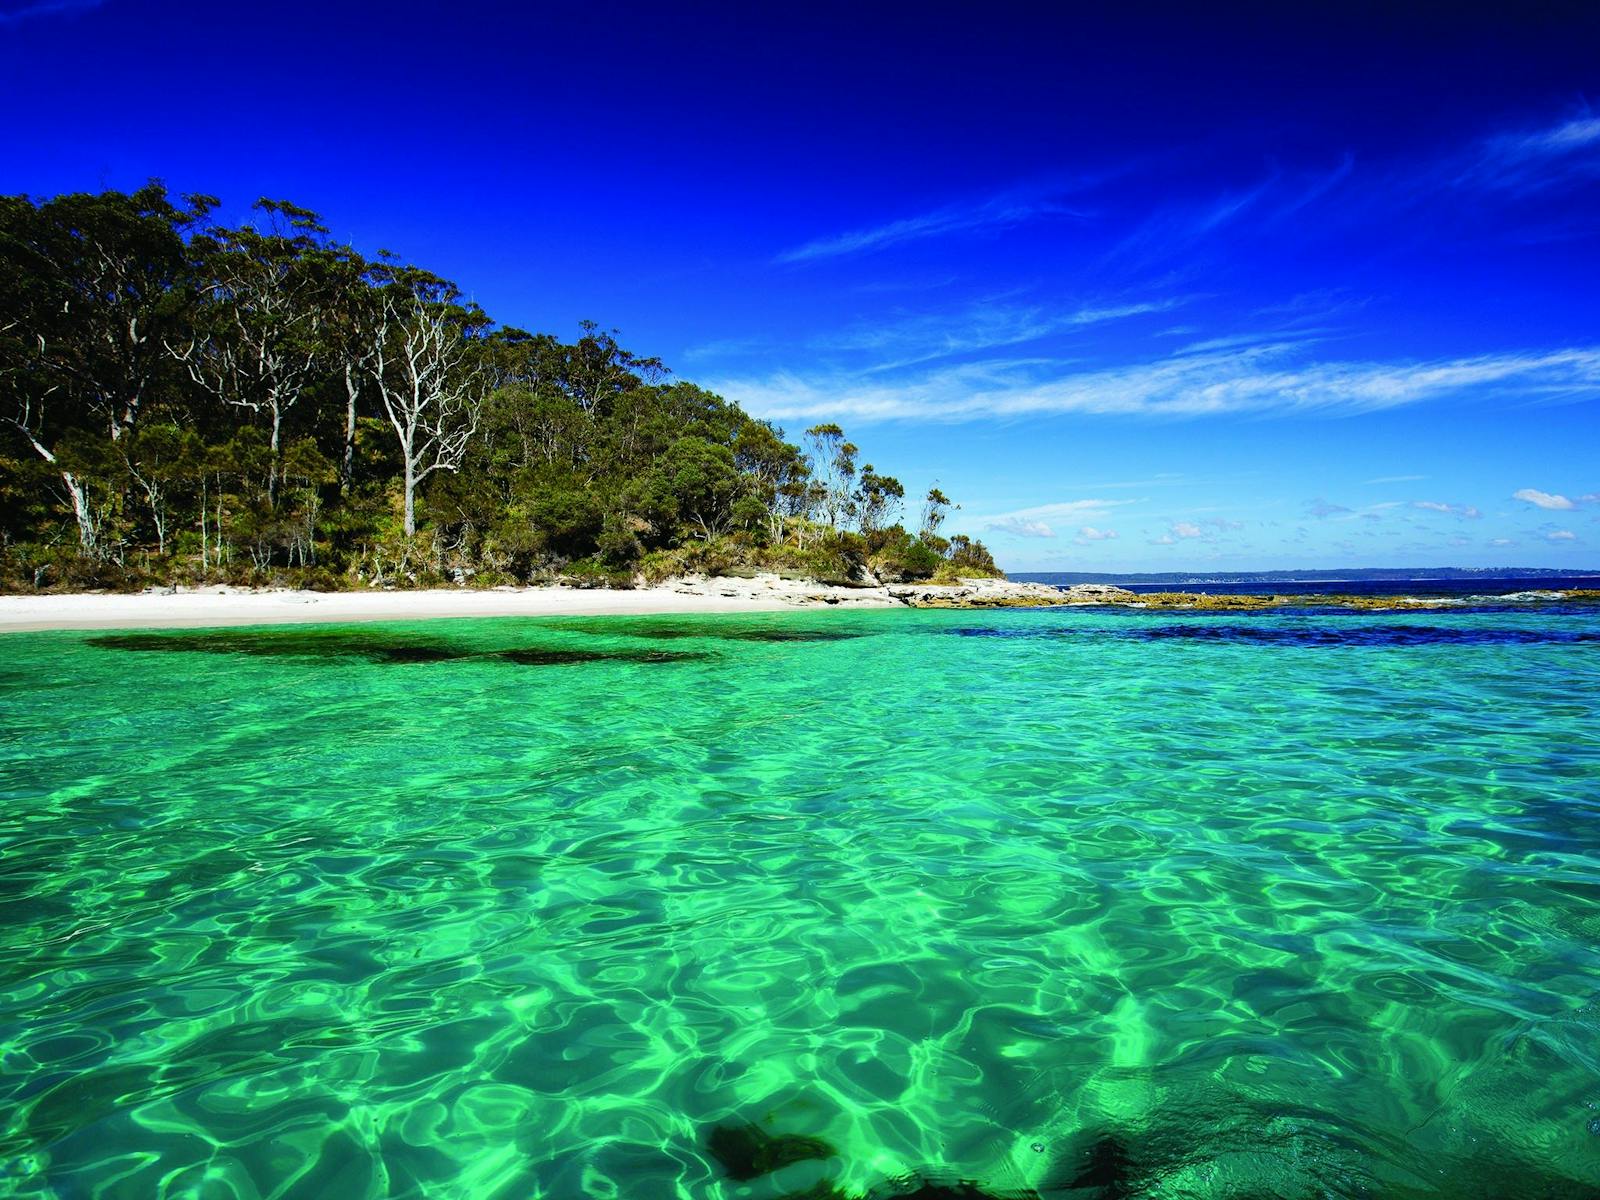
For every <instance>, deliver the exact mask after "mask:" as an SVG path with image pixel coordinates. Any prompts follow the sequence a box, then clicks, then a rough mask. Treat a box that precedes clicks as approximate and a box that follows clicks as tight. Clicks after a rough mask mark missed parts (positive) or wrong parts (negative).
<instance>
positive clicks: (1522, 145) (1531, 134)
mask: <svg viewBox="0 0 1600 1200" xmlns="http://www.w3.org/2000/svg"><path fill="white" fill-rule="evenodd" d="M1592 176H1600V117H1597V116H1595V115H1594V114H1592V113H1590V112H1588V111H1585V112H1582V113H1579V114H1578V115H1576V116H1572V117H1568V118H1566V119H1564V120H1561V121H1558V122H1556V123H1555V124H1553V125H1546V126H1541V127H1538V128H1533V129H1514V130H1507V131H1504V132H1501V133H1496V134H1493V135H1491V136H1489V137H1487V138H1484V139H1483V140H1482V141H1480V142H1478V143H1477V144H1476V145H1475V146H1473V147H1472V148H1471V149H1470V150H1469V151H1468V152H1467V154H1466V155H1465V156H1464V161H1463V162H1462V163H1460V164H1459V165H1458V167H1457V169H1456V171H1455V174H1454V177H1453V178H1452V179H1451V182H1452V183H1453V184H1455V185H1456V186H1457V187H1480V188H1494V189H1503V190H1508V191H1514V192H1529V191H1535V190H1539V189H1543V188H1548V187H1552V186H1555V185H1557V184H1561V183H1565V182H1567V181H1569V180H1572V179H1574V178H1587V177H1592Z"/></svg>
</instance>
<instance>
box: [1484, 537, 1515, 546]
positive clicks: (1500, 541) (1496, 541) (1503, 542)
mask: <svg viewBox="0 0 1600 1200" xmlns="http://www.w3.org/2000/svg"><path fill="white" fill-rule="evenodd" d="M1516 544H1517V543H1516V542H1514V541H1513V540H1512V539H1510V538H1490V539H1489V545H1491V546H1515V545H1516Z"/></svg>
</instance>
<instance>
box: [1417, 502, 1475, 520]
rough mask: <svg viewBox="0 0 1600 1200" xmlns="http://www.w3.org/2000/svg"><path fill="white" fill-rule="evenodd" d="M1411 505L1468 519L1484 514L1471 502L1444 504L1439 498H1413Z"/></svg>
mask: <svg viewBox="0 0 1600 1200" xmlns="http://www.w3.org/2000/svg"><path fill="white" fill-rule="evenodd" d="M1411 507H1412V508H1421V509H1426V510H1427V511H1428V512H1437V513H1449V514H1450V515H1451V516H1453V517H1461V518H1462V519H1464V520H1468V521H1476V520H1477V519H1478V518H1479V517H1481V516H1483V514H1482V513H1481V512H1479V511H1478V510H1477V509H1476V508H1474V507H1472V505H1470V504H1444V503H1442V502H1440V501H1438V500H1413V501H1412V502H1411Z"/></svg>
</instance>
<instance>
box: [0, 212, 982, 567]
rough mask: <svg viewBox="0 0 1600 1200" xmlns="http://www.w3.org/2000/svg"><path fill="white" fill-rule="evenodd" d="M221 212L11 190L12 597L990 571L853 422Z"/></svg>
mask: <svg viewBox="0 0 1600 1200" xmlns="http://www.w3.org/2000/svg"><path fill="white" fill-rule="evenodd" d="M218 207H219V202H218V201H217V200H216V199H215V198H213V197H209V196H200V195H184V196H181V197H175V196H173V195H171V194H169V193H168V191H167V190H166V189H165V188H164V187H163V186H162V185H161V184H159V183H151V184H149V185H147V186H145V187H143V188H141V189H139V190H138V191H135V192H132V193H122V192H116V191H107V192H104V193H100V194H81V195H64V196H58V197H54V198H52V199H45V200H38V199H34V198H30V197H28V196H6V197H0V588H3V589H4V590H9V591H33V590H71V589H82V588H96V587H102V588H138V587H144V586H149V585H152V584H202V583H232V584H239V585H276V584H282V585H291V586H302V587H315V588H325V589H337V588H348V587H372V586H379V587H384V586H398V587H414V586H430V585H439V584H448V583H455V584H465V585H470V586H478V587H487V586H495V585H500V584H520V583H537V582H555V581H558V580H560V581H566V582H580V583H592V584H609V585H612V586H628V585H629V584H631V583H633V582H635V581H638V580H641V579H643V580H655V579H660V578H664V577H667V576H671V575H675V574H681V573H686V572H696V571H699V572H705V573H708V574H721V573H728V572H740V571H748V570H752V569H768V570H779V571H788V572H794V573H798V574H804V575H808V576H811V577H814V578H818V579H824V580H836V581H847V580H848V581H858V580H864V579H866V578H867V577H868V575H869V574H870V575H871V576H873V577H875V578H877V579H879V580H882V581H890V580H918V579H930V578H939V577H951V576H959V575H968V576H971V575H988V574H995V573H996V571H995V566H994V562H993V560H992V558H991V557H990V555H989V553H988V551H987V550H986V549H985V548H984V546H983V544H982V543H981V542H977V541H973V540H971V539H970V538H967V537H965V536H961V535H955V536H950V537H946V536H945V535H944V534H943V532H942V530H943V529H944V527H945V523H946V520H947V517H948V515H949V513H950V511H951V508H952V506H951V503H950V501H949V500H948V499H947V498H946V497H945V496H944V495H943V493H942V492H940V491H939V489H938V488H937V487H935V488H933V489H932V490H930V491H929V492H928V494H927V495H926V497H924V498H920V499H916V498H913V501H912V504H911V510H912V511H911V513H910V514H909V515H908V514H907V511H906V509H907V498H906V496H905V492H904V488H903V487H902V486H901V484H900V483H899V481H898V480H896V479H895V478H894V477H893V476H891V475H888V474H886V473H883V472H880V471H879V470H878V469H877V468H876V467H875V466H873V465H872V464H871V463H869V462H868V461H867V460H866V459H865V458H864V456H863V455H862V453H861V451H860V450H859V449H858V448H857V447H856V446H855V445H854V444H853V443H852V442H850V440H849V439H848V438H847V437H846V435H845V433H844V431H843V430H842V429H840V428H839V427H838V426H837V425H832V424H825V425H817V426H814V427H813V428H810V429H808V430H806V431H804V434H803V435H802V436H801V438H800V440H799V443H798V444H796V443H794V442H791V441H789V440H788V439H787V437H786V435H785V433H784V431H783V430H781V429H779V428H777V427H776V426H774V425H773V424H771V423H770V422H767V421H761V420H757V419H754V418H752V417H750V416H749V415H747V414H746V413H744V412H743V411H741V410H740V408H739V407H738V405H736V404H732V403H729V402H728V401H726V400H724V399H723V398H721V397H720V396H716V395H714V394H712V393H711V392H708V391H706V390H705V389H703V388H700V387H697V386H695V385H694V384H692V383H688V382H685V381H682V380H679V379H676V378H674V377H673V376H672V374H671V372H670V371H669V370H668V369H667V367H666V366H665V365H664V364H663V363H662V362H661V361H660V360H659V359H656V358H651V357H645V356H642V355H639V354H635V353H634V352H632V351H630V350H627V349H625V348H623V347H622V346H621V345H620V344H619V343H618V342H617V340H616V335H615V333H614V332H607V331H605V330H604V329H602V328H601V327H600V326H599V325H596V324H594V323H592V322H584V323H583V324H582V326H581V328H580V330H579V334H578V336H577V337H576V339H575V340H572V341H570V342H568V341H563V340H561V339H560V338H558V337H556V336H553V335H551V334H547V333H528V332H525V331H523V330H521V329H516V328H512V327H509V326H503V325H499V324H497V323H496V322H494V321H493V320H492V319H491V318H490V317H489V315H488V314H487V313H485V312H483V311H482V310H481V309H480V308H479V307H477V305H475V304H474V303H472V302H471V301H469V300H468V299H466V298H465V296H464V295H463V293H462V291H461V289H460V288H458V287H457V286H456V285H455V284H454V283H452V282H450V281H449V280H446V279H443V278H441V277H439V276H438V275H435V274H433V273H431V272H429V271H428V270H426V269H424V268H422V267H418V266H414V265H411V264H409V263H407V262H405V261H403V260H402V259H400V258H399V257H397V256H395V255H393V254H391V253H388V252H383V251H380V252H379V253H378V254H376V255H375V256H373V257H366V256H364V255H362V254H361V253H358V252H357V251H356V250H355V249H354V248H352V247H351V246H348V245H341V244H338V243H337V242H335V241H334V240H333V239H331V238H330V236H329V234H328V231H327V229H326V228H325V227H324V226H323V225H322V223H321V221H320V220H319V218H318V217H317V215H316V214H315V213H314V212H311V211H310V210H307V209H304V208H300V207H298V206H296V205H293V204H290V203H287V202H283V201H272V200H261V201H258V202H257V203H256V204H255V205H254V207H253V209H252V216H251V218H250V219H249V220H247V221H245V222H243V223H241V224H239V225H238V226H237V227H229V226H226V225H224V224H222V223H220V222H219V221H217V220H216V219H215V214H216V212H217V209H218Z"/></svg>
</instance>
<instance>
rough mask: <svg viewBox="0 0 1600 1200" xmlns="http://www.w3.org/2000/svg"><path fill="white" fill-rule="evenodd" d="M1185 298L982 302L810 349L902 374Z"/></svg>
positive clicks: (897, 319)
mask: <svg viewBox="0 0 1600 1200" xmlns="http://www.w3.org/2000/svg"><path fill="white" fill-rule="evenodd" d="M1188 302H1189V298H1188V297H1186V296H1169V297H1165V298H1163V299H1159V300H1139V301H1132V302H1124V303H1098V304H1077V305H1061V306H1052V305H1047V304H1018V303H1016V302H1014V301H1013V300H1012V299H1010V298H1008V297H996V298H994V299H987V300H980V301H976V302H974V303H971V304H967V305H964V306H962V307H961V308H959V309H956V310H954V311H949V312H942V313H917V314H910V315H902V316H893V317H889V318H887V319H884V320H878V321H871V322H862V323H861V324H858V325H855V326H853V327H850V328H847V329H844V330H842V331H840V332H837V333H831V334H824V335H821V336H819V337H815V338H813V339H811V341H810V342H809V343H808V344H809V345H810V347H811V348H812V349H814V350H818V351H821V352H823V353H825V354H830V355H850V354H855V353H863V352H869V353H876V354H878V355H888V356H890V357H888V358H884V359H881V360H880V361H877V362H873V363H871V364H870V365H868V366H865V367H863V368H861V369H862V371H863V372H864V373H867V374H882V373H884V372H888V371H897V370H902V369H904V368H906V367H913V366H918V365H920V364H922V363H928V362H935V361H937V360H939V359H942V358H954V357H958V356H961V355H970V354H977V353H981V352H983V351H990V350H1000V349H1005V348H1007V347H1010V346H1020V345H1024V344H1026V343H1028V342H1036V341H1040V340H1042V339H1045V338H1049V337H1053V336H1055V335H1058V334H1070V333H1073V332H1075V331H1077V330H1081V329H1087V328H1089V327H1090V326H1095V325H1102V324H1106V323H1108V322H1112V321H1124V320H1128V319H1129V318H1132V317H1139V316H1144V315H1146V314H1150V313H1161V312H1167V311H1170V310H1171V309H1174V308H1178V307H1180V306H1182V305H1184V304H1186V303H1188Z"/></svg>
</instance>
